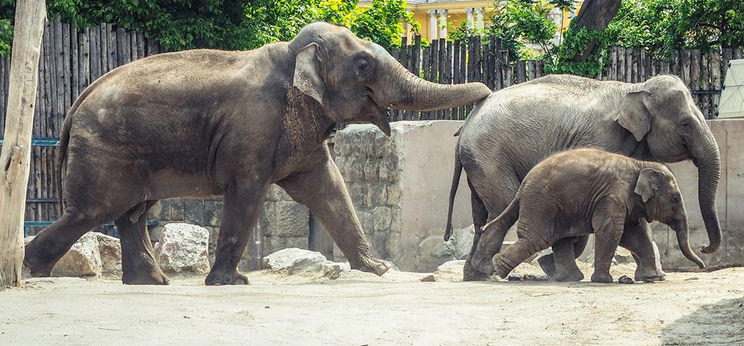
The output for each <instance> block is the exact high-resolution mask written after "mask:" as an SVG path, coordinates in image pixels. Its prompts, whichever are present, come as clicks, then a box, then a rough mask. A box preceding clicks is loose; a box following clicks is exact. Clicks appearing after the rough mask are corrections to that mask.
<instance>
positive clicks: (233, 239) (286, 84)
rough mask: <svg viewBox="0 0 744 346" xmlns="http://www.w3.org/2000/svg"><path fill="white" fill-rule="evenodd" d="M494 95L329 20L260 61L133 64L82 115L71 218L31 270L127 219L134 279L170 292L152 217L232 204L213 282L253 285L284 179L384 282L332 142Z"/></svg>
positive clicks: (259, 54) (122, 226)
mask: <svg viewBox="0 0 744 346" xmlns="http://www.w3.org/2000/svg"><path fill="white" fill-rule="evenodd" d="M490 93H491V91H490V90H489V89H488V87H486V86H485V85H483V84H481V83H471V84H465V85H439V84H434V83H430V82H427V81H424V80H422V79H420V78H418V77H416V76H414V75H413V74H411V73H409V72H408V71H407V70H406V69H405V68H404V67H403V66H402V65H400V64H399V63H398V62H397V61H396V60H395V59H393V57H392V56H390V55H389V54H388V53H387V52H386V51H385V49H383V48H382V47H380V46H378V45H376V44H374V43H372V42H369V41H364V40H361V39H359V38H357V37H356V36H354V35H353V34H352V33H351V31H349V30H348V29H346V28H342V27H338V26H334V25H330V24H326V23H313V24H310V25H308V26H306V27H305V28H303V29H302V30H301V31H300V33H299V34H298V35H297V37H296V38H294V39H293V40H292V41H291V42H283V43H275V44H270V45H266V46H264V47H262V48H259V49H256V50H252V51H234V52H227V51H216V50H190V51H183V52H177V53H167V54H160V55H156V56H152V57H148V58H145V59H141V60H138V61H135V62H132V63H130V64H127V65H125V66H122V67H119V68H117V69H114V70H113V71H111V72H109V73H107V74H106V75H104V76H103V77H101V78H100V79H98V80H96V81H95V82H94V83H93V84H91V85H90V86H89V87H88V88H87V89H85V91H83V93H82V94H81V95H80V97H78V99H77V100H76V101H75V103H74V104H73V106H72V108H71V109H70V111H69V113H68V115H67V117H66V119H65V122H64V126H63V130H62V134H61V141H60V149H61V153H62V155H61V157H60V160H59V162H58V163H59V164H61V163H62V160H64V157H65V156H66V158H67V176H66V179H65V184H64V198H65V202H66V203H65V207H64V213H63V215H62V216H61V217H60V218H59V219H58V220H57V221H56V222H55V223H54V224H52V225H51V226H49V227H48V228H47V229H45V230H44V231H42V232H41V233H40V234H39V235H38V236H37V237H36V238H35V239H34V240H33V241H32V242H31V243H29V244H28V246H27V247H26V256H25V260H24V262H25V264H26V265H27V267H28V268H30V270H31V273H32V274H33V275H34V276H48V275H50V273H51V271H52V268H53V266H54V264H55V263H56V262H57V261H58V260H59V259H60V257H62V255H64V254H65V252H66V251H67V250H68V249H69V248H70V247H71V246H72V244H73V243H74V242H75V241H76V240H77V239H78V238H79V237H80V236H82V235H83V234H84V233H85V232H87V231H88V230H90V229H91V228H92V227H94V226H96V225H99V224H101V223H103V222H106V221H108V220H115V221H114V222H115V224H116V226H117V228H118V230H119V234H120V237H121V244H122V270H123V277H122V281H123V282H124V283H126V284H165V283H167V278H166V276H165V275H164V274H163V273H162V271H161V270H160V268H159V267H158V265H157V263H156V261H155V259H154V258H153V249H152V245H151V244H150V239H149V237H148V234H147V230H146V227H145V219H146V216H147V212H148V210H149V209H150V207H151V206H152V205H153V204H154V203H155V202H157V201H158V200H160V199H164V198H173V197H205V196H217V195H223V196H224V208H223V211H222V223H221V225H222V226H221V229H220V234H219V239H218V242H217V247H216V259H215V262H214V264H213V265H212V269H211V271H210V273H209V275H208V276H207V278H206V280H205V282H206V284H207V285H222V284H247V283H248V279H247V278H246V276H245V275H243V274H241V273H239V272H238V271H237V264H238V260H239V259H240V257H241V255H242V253H243V251H244V249H245V247H246V242H247V240H248V236H249V232H250V230H251V229H252V228H253V227H254V226H255V224H256V220H257V217H258V213H259V211H260V207H261V205H262V203H263V200H264V196H265V194H266V191H267V189H268V188H269V186H270V185H271V184H272V183H276V184H278V185H279V186H281V187H282V188H283V189H284V190H286V191H287V192H288V193H289V195H290V196H292V198H294V199H295V200H297V201H298V202H300V203H302V204H305V205H306V206H308V208H309V209H310V211H311V212H312V213H313V214H314V215H315V216H317V217H318V219H319V220H320V221H321V222H322V223H323V225H324V226H325V228H326V229H327V230H328V231H329V233H330V234H331V236H332V237H333V239H334V241H335V242H336V244H337V245H338V246H339V248H340V249H341V251H342V252H343V253H344V255H345V256H346V258H347V259H348V260H349V262H350V264H351V267H352V268H356V269H360V270H364V271H369V272H375V273H377V274H378V275H381V274H382V273H384V272H385V271H386V270H388V268H389V264H388V263H387V262H385V261H382V260H380V259H377V258H375V256H374V255H373V252H372V250H371V249H370V246H369V243H368V242H367V239H366V238H365V236H364V233H363V231H362V227H361V225H360V223H359V220H358V218H357V216H356V214H355V211H354V208H353V206H352V204H351V200H350V197H349V194H348V192H347V190H346V186H345V185H344V181H343V179H342V177H341V175H340V174H339V171H338V169H337V168H336V166H335V164H334V163H333V160H332V159H331V157H330V155H329V151H328V147H327V145H326V142H325V140H326V138H327V137H328V136H329V134H330V133H331V130H333V128H334V127H335V125H336V124H337V123H339V122H344V123H354V122H368V123H373V124H376V125H377V126H378V127H379V128H380V129H381V130H382V131H383V132H385V133H386V134H388V135H389V134H390V125H389V124H388V121H387V119H386V111H387V109H388V108H389V107H392V108H399V109H411V110H432V109H441V108H450V107H454V106H460V105H465V104H470V103H474V102H477V101H479V100H481V99H483V98H485V97H486V96H487V95H489V94H490Z"/></svg>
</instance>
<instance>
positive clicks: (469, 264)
mask: <svg viewBox="0 0 744 346" xmlns="http://www.w3.org/2000/svg"><path fill="white" fill-rule="evenodd" d="M468 186H470V205H471V208H472V214H473V229H474V230H475V234H474V235H473V245H472V246H471V248H470V255H469V256H468V258H467V259H466V260H465V266H464V267H463V269H462V270H463V273H462V274H463V278H462V280H463V281H485V280H488V275H487V274H486V273H484V272H481V271H480V270H477V269H476V268H475V267H474V266H473V259H474V257H475V253H476V250H477V249H478V243H479V242H480V238H481V235H483V232H482V229H483V226H485V225H486V223H487V222H488V211H487V210H486V206H485V204H483V201H482V200H481V199H480V197H478V193H477V192H476V191H475V188H473V185H472V184H471V183H470V180H468ZM507 231H508V229H507ZM490 237H493V238H494V241H493V244H498V245H494V246H495V247H494V248H493V252H494V253H498V252H499V251H501V244H503V242H504V237H506V231H504V232H502V233H498V234H497V233H496V232H492V235H491V236H490ZM496 238H500V239H501V241H497V239H496Z"/></svg>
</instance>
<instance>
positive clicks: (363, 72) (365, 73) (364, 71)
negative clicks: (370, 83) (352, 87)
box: [356, 60, 373, 80]
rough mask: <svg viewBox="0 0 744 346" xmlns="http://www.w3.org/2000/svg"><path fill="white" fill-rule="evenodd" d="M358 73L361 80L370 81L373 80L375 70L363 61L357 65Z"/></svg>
mask: <svg viewBox="0 0 744 346" xmlns="http://www.w3.org/2000/svg"><path fill="white" fill-rule="evenodd" d="M356 72H357V76H359V77H360V78H361V79H364V80H368V79H370V78H372V74H373V68H372V65H371V64H370V63H369V62H368V61H366V60H361V61H360V62H359V63H358V64H357V71H356Z"/></svg>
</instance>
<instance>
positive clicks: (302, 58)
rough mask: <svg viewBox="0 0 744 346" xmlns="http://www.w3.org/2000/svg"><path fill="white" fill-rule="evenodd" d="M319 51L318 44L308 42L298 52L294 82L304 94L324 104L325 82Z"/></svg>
mask: <svg viewBox="0 0 744 346" xmlns="http://www.w3.org/2000/svg"><path fill="white" fill-rule="evenodd" d="M317 53H318V45H317V44H315V43H311V44H308V45H307V46H305V47H303V48H302V49H300V51H299V52H297V58H296V59H295V71H294V81H293V83H292V84H293V85H294V86H295V87H296V88H297V89H299V90H300V91H301V92H302V93H303V94H305V95H307V96H310V97H312V98H314V99H315V100H316V101H318V102H319V103H320V104H323V95H325V84H323V78H321V76H320V59H319V58H318V54H317Z"/></svg>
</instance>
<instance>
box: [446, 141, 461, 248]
mask: <svg viewBox="0 0 744 346" xmlns="http://www.w3.org/2000/svg"><path fill="white" fill-rule="evenodd" d="M457 131H458V132H460V130H457ZM460 175H462V163H460V142H459V141H458V142H457V145H456V146H455V171H454V173H453V174H452V186H451V187H450V195H449V206H448V208H447V227H446V229H445V231H444V241H447V240H449V239H450V237H451V236H452V210H453V209H454V208H455V196H456V195H457V187H458V185H460Z"/></svg>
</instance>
